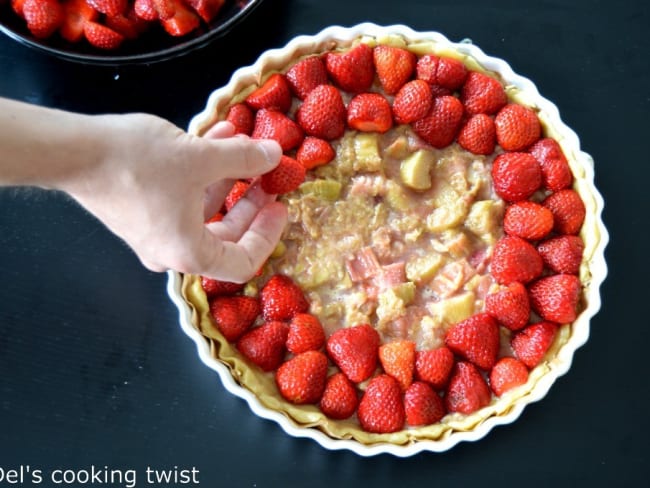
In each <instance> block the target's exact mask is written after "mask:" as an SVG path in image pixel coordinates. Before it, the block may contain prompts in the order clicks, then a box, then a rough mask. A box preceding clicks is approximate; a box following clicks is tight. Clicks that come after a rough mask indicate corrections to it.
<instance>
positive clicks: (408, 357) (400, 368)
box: [379, 340, 415, 391]
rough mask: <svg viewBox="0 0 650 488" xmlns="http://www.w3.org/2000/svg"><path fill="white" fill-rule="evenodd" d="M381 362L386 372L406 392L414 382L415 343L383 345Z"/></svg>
mask: <svg viewBox="0 0 650 488" xmlns="http://www.w3.org/2000/svg"><path fill="white" fill-rule="evenodd" d="M379 361H380V362H381V366H382V367H383V368H384V372H385V373H386V374H389V375H391V376H392V377H393V378H395V379H396V380H397V381H398V382H399V384H400V386H401V387H402V390H405V391H406V389H407V388H408V387H409V386H410V385H411V383H412V382H413V371H414V369H415V343H414V342H413V341H408V340H401V341H393V342H388V343H386V344H382V345H381V346H379Z"/></svg>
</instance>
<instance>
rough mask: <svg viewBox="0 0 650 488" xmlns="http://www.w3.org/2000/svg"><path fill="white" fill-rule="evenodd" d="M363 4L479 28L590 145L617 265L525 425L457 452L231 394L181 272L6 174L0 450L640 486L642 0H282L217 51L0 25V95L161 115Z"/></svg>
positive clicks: (207, 469) (643, 420) (162, 462)
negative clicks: (107, 58) (306, 433)
mask: <svg viewBox="0 0 650 488" xmlns="http://www.w3.org/2000/svg"><path fill="white" fill-rule="evenodd" d="M366 20H368V21H374V22H377V23H380V24H392V23H404V24H408V25H410V26H411V27H413V28H415V29H418V30H439V31H440V32H442V33H444V34H446V35H447V36H448V37H449V38H450V39H452V40H461V39H463V38H466V37H469V38H471V39H472V40H473V41H474V42H475V43H476V44H478V45H479V46H481V47H482V48H483V50H484V51H485V52H487V53H488V54H492V55H495V56H498V57H502V58H505V59H506V60H508V61H509V62H510V64H511V66H512V67H513V69H514V70H515V71H516V72H518V73H520V74H522V75H525V76H528V77H530V78H531V79H533V80H534V81H535V82H536V84H537V86H538V88H539V89H540V91H541V93H542V94H544V95H545V96H546V97H547V98H549V99H551V100H553V101H554V102H556V103H557V105H558V106H559V107H560V110H561V114H562V117H563V119H564V120H565V122H567V124H568V125H570V126H571V127H572V128H573V129H574V130H576V132H577V133H578V134H579V135H580V137H581V141H582V145H583V148H584V150H586V151H587V152H589V153H590V154H591V155H592V156H593V157H594V159H595V162H596V183H597V185H598V187H599V189H600V190H601V192H602V193H603V195H604V197H605V200H606V210H605V221H606V224H607V226H608V228H609V230H610V233H611V237H612V240H611V243H610V245H609V247H608V249H607V258H608V262H609V267H610V274H609V277H608V279H607V281H606V282H605V284H604V287H603V288H602V295H603V308H602V310H601V312H600V313H599V314H598V315H597V316H596V318H595V319H594V320H593V321H592V328H591V338H590V340H589V342H588V343H587V345H586V346H584V347H583V348H581V349H580V350H579V351H578V352H577V354H576V355H575V358H574V364H573V367H572V369H571V371H570V372H569V373H568V374H567V375H566V376H564V377H562V378H560V379H559V380H558V381H557V383H556V384H555V385H554V386H553V388H552V389H551V391H550V393H549V394H548V395H547V397H546V398H545V399H544V400H543V401H542V402H539V403H536V404H533V405H531V406H529V407H528V408H526V410H525V411H524V413H523V415H522V416H521V418H520V419H519V420H518V421H517V422H515V423H514V424H512V425H509V426H505V427H499V428H497V429H496V430H493V431H492V432H491V433H490V434H489V435H488V436H487V437H486V438H484V439H483V440H481V441H480V442H476V443H464V444H460V445H458V446H457V447H455V448H454V449H453V450H451V451H450V452H448V453H445V454H434V453H423V454H420V455H417V456H414V457H412V458H409V459H398V458H394V457H391V456H388V455H383V456H379V457H375V458H371V459H364V458H360V457H358V456H356V455H355V454H353V453H350V452H347V451H345V452H328V451H326V450H324V449H323V448H321V447H320V446H318V445H317V444H316V443H315V442H313V441H310V440H304V439H294V438H291V437H289V436H288V435H286V434H285V433H284V432H283V431H282V430H281V429H280V427H279V426H277V425H276V424H274V423H272V422H270V421H266V420H263V419H259V418H258V417H256V416H255V415H254V414H253V413H252V412H251V411H250V410H249V409H248V407H247V405H246V404H245V403H244V402H243V401H241V400H239V399H238V398H235V397H233V396H231V395H230V394H228V393H227V392H226V391H225V389H224V388H223V387H222V386H221V384H220V382H219V379H218V377H217V376H216V374H214V373H213V372H212V371H211V370H209V369H208V368H207V367H205V366H204V365H203V364H202V363H201V362H200V361H199V359H198V358H197V356H196V352H195V348H194V345H193V343H192V342H191V341H190V340H189V339H188V338H187V337H186V336H185V335H184V334H183V332H182V331H181V329H180V327H179V326H178V321H177V312H176V309H175V308H174V306H173V305H172V304H171V303H170V301H169V300H168V299H167V297H166V294H165V284H166V277H165V276H164V275H157V274H153V273H149V272H147V271H146V270H145V269H143V268H142V267H141V266H140V265H139V263H138V261H137V260H136V258H135V257H134V255H133V254H132V253H131V251H130V250H129V249H128V248H127V247H126V246H125V245H124V244H123V243H122V242H120V241H119V240H118V239H116V238H115V237H113V236H112V235H111V234H110V233H109V232H108V231H106V230H105V228H104V227H103V226H102V225H101V224H99V223H98V222H97V221H96V220H94V218H92V217H91V216H89V215H88V214H87V213H86V212H85V211H83V210H82V209H80V208H79V207H78V206H77V205H76V204H74V203H72V202H71V201H70V200H68V199H67V198H65V197H64V196H62V195H60V194H55V193H50V194H48V193H45V192H40V191H13V190H3V191H0V208H1V210H0V229H1V230H0V246H1V249H2V253H1V254H0V279H2V283H3V285H2V292H1V293H2V295H1V298H0V468H4V469H5V470H6V469H7V468H16V467H19V466H20V465H23V466H25V465H30V466H31V467H32V469H34V468H36V469H38V468H40V469H43V470H49V469H53V468H55V467H62V468H69V469H75V470H79V469H83V468H88V467H89V466H90V465H91V464H94V465H96V466H100V467H103V466H108V467H109V468H113V469H121V470H126V469H138V470H139V471H138V476H139V477H138V484H137V486H149V485H147V484H146V482H145V481H146V480H145V479H144V469H145V468H146V467H147V466H151V467H155V468H173V467H174V466H178V467H179V469H181V468H183V469H191V468H192V467H194V468H196V469H197V470H199V474H198V481H200V485H201V486H210V487H226V486H227V487H239V486H244V487H275V486H311V487H314V488H315V487H321V486H322V487H325V486H340V487H344V486H345V487H347V486H381V487H388V486H436V487H442V486H470V485H475V484H479V483H480V484H481V485H483V484H487V486H526V487H528V486H551V485H555V486H637V485H638V486H646V484H647V480H648V476H649V475H650V469H649V467H648V466H649V461H650V460H649V459H648V452H649V450H648V448H647V444H646V443H647V441H648V435H649V434H650V429H649V420H648V418H649V414H648V411H647V409H648V403H649V402H648V401H649V399H650V397H649V394H648V373H649V372H650V368H649V367H648V360H647V350H648V343H649V341H650V333H649V328H648V323H649V321H648V312H647V303H648V300H647V292H648V288H649V287H648V285H647V280H648V276H649V272H650V268H649V267H648V251H647V242H648V237H649V236H648V227H647V215H648V212H649V211H650V206H649V205H648V196H647V193H646V187H647V184H648V183H647V182H648V181H649V180H650V170H649V165H648V157H647V147H648V145H647V133H648V129H649V124H648V113H649V112H650V97H649V96H648V87H649V86H650V68H649V67H648V60H647V56H648V53H649V52H650V49H649V47H650V46H649V43H648V37H647V31H648V26H650V18H649V15H648V8H647V7H646V6H645V2H642V1H641V0H637V1H631V0H628V1H622V2H611V1H610V2H605V1H592V2H586V1H574V2H566V1H560V0H548V1H545V2H534V3H532V2H521V1H515V0H511V1H507V0H493V1H492V2H484V1H478V0H475V1H461V0H456V1H453V2H452V1H443V0H440V1H436V2H429V1H416V0H402V1H399V2H394V1H383V0H382V1H376V0H373V1H370V0H365V1H356V2H350V1H328V2H322V1H316V0H311V1H308V0H293V1H287V2H275V1H272V0H267V1H266V2H263V5H262V6H260V8H259V9H258V10H257V11H255V12H254V13H253V14H252V15H251V17H250V18H249V20H248V21H247V22H246V23H245V24H243V25H240V26H238V27H237V28H235V29H234V30H233V31H232V32H231V33H230V34H229V35H228V37H227V38H225V39H223V40H220V41H217V42H215V43H214V44H212V45H210V46H209V47H207V48H204V49H202V50H200V51H197V52H194V53H192V54H190V55H189V56H187V57H184V58H181V59H176V60H171V61H168V62H164V63H160V64H155V65H151V66H139V67H137V66H136V67H133V66H131V67H127V68H122V69H116V68H100V67H89V66H83V65H77V64H72V63H70V62H67V61H62V60H58V59H55V58H50V57H47V56H46V55H43V54H41V53H40V52H35V51H33V50H31V49H28V48H26V47H24V46H21V45H19V44H17V43H16V42H14V41H13V40H10V39H9V38H6V37H5V36H2V37H0V95H2V96H7V97H12V98H16V99H20V100H26V101H29V102H34V103H39V104H43V105H47V106H53V107H59V108H64V109H70V110H77V111H83V112H88V113H96V112H105V111H113V112H127V111H149V112H152V113H155V114H158V115H161V116H164V117H167V118H169V119H170V120H172V121H173V122H175V123H176V124H178V125H179V126H183V127H186V126H187V124H188V122H189V120H190V118H191V117H192V115H194V114H196V113H197V112H199V111H200V110H202V108H203V106H204V104H205V100H206V98H207V96H208V95H209V93H210V92H211V91H212V90H213V89H215V88H217V87H219V86H221V85H222V84H223V83H225V82H226V80H227V79H228V78H229V76H230V74H231V73H232V72H233V71H234V69H235V68H237V67H238V66H241V65H247V64H250V63H251V62H253V61H254V60H255V58H256V57H257V56H258V55H259V54H260V53H261V52H262V51H263V50H265V49H267V48H272V47H279V46H281V45H283V44H284V43H286V42H287V41H288V40H289V39H291V38H292V37H294V36H295V35H297V34H304V33H315V32H317V31H319V30H320V29H321V28H323V27H325V26H327V25H330V24H342V25H353V24H356V23H358V22H361V21H366ZM44 157H46V155H44ZM27 481H28V479H25V483H24V484H23V486H31V485H30V484H29V483H27ZM46 485H47V483H44V485H43V486H46ZM0 486H9V484H7V480H6V479H5V480H4V481H3V480H2V479H0ZM75 486H77V485H75ZM79 486H80V485H79ZM95 486H99V485H97V484H95ZM115 486H124V484H122V485H120V484H116V485H115ZM151 486H154V485H151ZM170 486H173V485H170ZM177 486H178V485H177Z"/></svg>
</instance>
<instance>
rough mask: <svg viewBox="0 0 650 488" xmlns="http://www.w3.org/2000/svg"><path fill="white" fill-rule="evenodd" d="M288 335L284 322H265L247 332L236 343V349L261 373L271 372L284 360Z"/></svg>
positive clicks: (287, 328)
mask: <svg viewBox="0 0 650 488" xmlns="http://www.w3.org/2000/svg"><path fill="white" fill-rule="evenodd" d="M288 333H289V327H288V326H287V324H285V323H284V322H278V321H271V322H266V323H264V324H262V325H260V326H259V327H254V328H252V329H250V330H248V332H246V333H245V334H244V335H243V336H242V337H241V338H240V339H239V340H238V341H237V349H238V350H239V352H241V353H242V355H243V356H244V357H246V358H247V359H248V360H249V361H251V362H252V363H254V364H256V365H257V366H259V367H260V368H261V369H262V370H263V371H273V370H274V369H277V368H278V366H280V364H282V361H283V359H284V355H285V352H286V349H285V343H286V341H287V334H288Z"/></svg>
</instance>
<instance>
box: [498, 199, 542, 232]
mask: <svg viewBox="0 0 650 488" xmlns="http://www.w3.org/2000/svg"><path fill="white" fill-rule="evenodd" d="M503 230H504V231H505V232H506V234H510V235H512V236H519V237H521V238H522V239H528V240H531V241H536V240H539V239H542V238H544V237H546V236H547V235H548V234H549V233H550V232H551V230H553V214H552V213H551V211H550V210H549V209H548V208H546V207H544V206H542V205H540V204H539V203H535V202H531V201H528V200H523V201H520V202H515V203H513V204H512V205H509V206H508V208H506V213H505V215H504V217H503Z"/></svg>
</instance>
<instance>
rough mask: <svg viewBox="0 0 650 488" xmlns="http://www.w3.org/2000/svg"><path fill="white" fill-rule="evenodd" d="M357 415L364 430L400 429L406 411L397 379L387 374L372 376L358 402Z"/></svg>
mask: <svg viewBox="0 0 650 488" xmlns="http://www.w3.org/2000/svg"><path fill="white" fill-rule="evenodd" d="M357 417H358V418H359V423H360V424H361V427H362V428H363V430H365V431H366V432H374V433H382V434H385V433H390V432H396V431H398V430H401V429H402V428H403V427H404V422H405V420H406V413H405V411H404V402H403V401H402V389H401V388H400V386H399V383H398V382H397V380H396V379H395V378H393V377H392V376H389V375H387V374H382V375H379V376H375V377H374V378H372V379H371V380H370V382H369V383H368V386H367V387H366V390H365V392H364V393H363V396H362V397H361V401H360V402H359V408H358V409H357Z"/></svg>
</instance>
